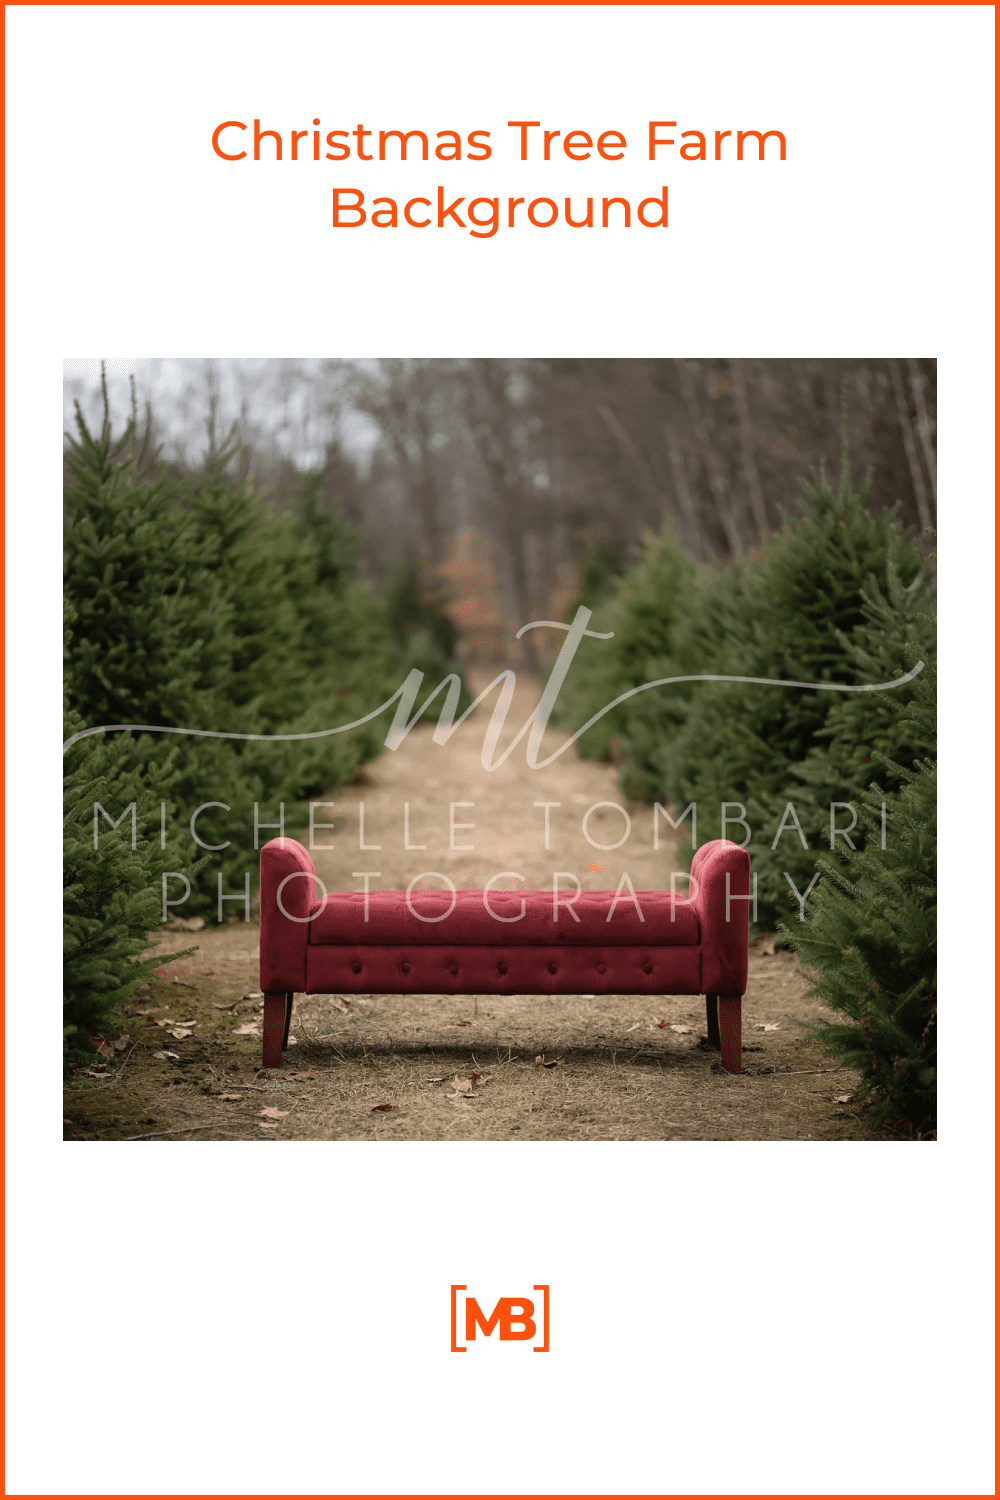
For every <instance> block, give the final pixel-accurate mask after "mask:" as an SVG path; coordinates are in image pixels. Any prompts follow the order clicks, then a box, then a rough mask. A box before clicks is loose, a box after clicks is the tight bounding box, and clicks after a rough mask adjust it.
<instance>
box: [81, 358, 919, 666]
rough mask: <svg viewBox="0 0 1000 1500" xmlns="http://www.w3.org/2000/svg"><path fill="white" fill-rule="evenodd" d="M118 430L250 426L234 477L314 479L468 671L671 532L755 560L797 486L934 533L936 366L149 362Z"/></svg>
mask: <svg viewBox="0 0 1000 1500" xmlns="http://www.w3.org/2000/svg"><path fill="white" fill-rule="evenodd" d="M107 368H108V381H109V399H110V403H111V415H112V419H113V422H116V423H117V425H118V426H119V427H121V426H123V425H124V422H125V421H126V420H127V418H128V415H129V409H130V401H131V395H130V390H129V379H128V376H129V375H132V376H134V381H135V395H136V399H137V403H138V408H139V413H140V416H141V415H142V413H143V411H144V409H145V408H146V406H147V404H148V405H149V408H150V410H151V413H152V418H153V429H152V435H153V440H154V442H155V443H157V444H160V445H161V446H162V452H163V455H164V457H165V458H166V459H167V460H168V461H169V462H170V463H171V464H173V465H175V466H177V467H178V468H184V467H190V466H193V465H197V464H198V463H199V462H200V458H201V455H202V454H203V453H204V451H205V447H206V420H207V418H208V416H209V414H210V413H213V414H214V427H215V433H216V435H217V438H218V439H221V437H222V436H223V435H224V434H225V433H226V432H228V430H229V428H230V427H231V425H232V424H233V423H234V422H235V423H237V424H238V429H239V436H240V447H239V452H238V455H237V459H236V465H235V467H234V469H233V471H232V472H234V473H238V475H239V477H241V478H242V477H247V476H249V477H250V478H252V481H253V485H254V487H255V489H256V490H258V491H259V492H260V493H261V494H262V495H263V496H264V497H265V498H266V499H267V500H268V502H269V503H270V504H272V505H273V506H274V507H275V508H276V509H277V510H278V511H284V510H288V509H290V508H291V507H292V506H293V505H294V503H295V502H296V500H297V497H298V495H299V491H300V487H301V475H302V472H303V471H307V470H311V471H316V472H318V471H322V474H323V479H322V485H321V487H320V489H319V492H318V496H317V498H318V501H319V503H320V505H321V507H324V508H329V509H331V510H334V511H336V513H337V514H338V515H339V516H341V517H342V518H343V519H344V520H346V521H348V522H349V523H350V524H351V525H352V526H353V527H355V528H356V529H357V532H358V535H359V539H360V564H361V568H362V571H363V573H364V574H366V575H367V577H368V578H369V579H371V580H372V581H373V582H375V583H376V584H377V585H380V586H383V585H385V584H387V583H388V581H389V580H390V579H392V578H393V577H394V576H397V575H398V574H399V573H400V572H401V570H403V569H404V568H405V567H406V565H407V563H408V562H412V563H413V564H415V565H416V567H417V568H418V570H419V576H420V586H421V590H422V592H423V594H424V596H425V597H426V598H427V599H428V600H430V601H432V602H435V603H441V604H443V605H444V606H445V607H446V608H447V612H448V615H449V616H450V618H451V619H452V620H453V621H454V622H455V625H456V626H457V629H458V652H459V656H460V658H461V659H462V660H465V661H478V662H484V663H493V662H499V661H503V662H504V663H506V664H509V665H514V666H516V665H518V664H519V661H520V664H522V665H524V666H528V667H537V666H539V665H540V663H538V661H537V660H536V657H535V652H536V651H537V643H536V637H535V635H534V634H533V633H529V634H528V635H526V636H525V637H523V638H522V640H521V641H520V642H515V640H514V635H515V633H516V631H517V629H518V628H519V626H520V625H522V624H524V623H525V621H527V620H532V619H541V618H549V619H563V618H565V612H566V610H567V609H569V608H570V606H571V604H572V602H573V601H574V600H575V599H577V598H578V597H579V595H580V592H581V584H582V585H583V587H584V592H586V593H588V595H589V596H590V597H588V601H587V602H588V603H591V602H593V600H594V598H595V597H596V596H597V595H598V594H600V593H602V592H606V591H607V590H608V588H609V587H610V586H611V584H612V582H613V580H614V578H615V577H616V576H618V575H620V574H622V573H624V572H625V570H626V568H627V566H628V565H629V564H630V563H631V562H633V561H634V560H635V557H636V556H637V554H638V551H639V548H640V546H641V543H642V540H643V538H644V536H645V535H647V534H649V533H659V532H660V531H661V530H662V529H663V527H664V525H665V524H667V523H670V524H672V527H673V529H674V531H675V533H676V535H677V537H678V539H679V541H680V543H681V544H682V546H683V547H684V548H685V549H686V550H687V551H688V552H689V553H690V554H691V556H692V557H693V558H694V559H695V560H696V561H699V562H710V561H719V562H726V561H729V560H734V559H737V558H740V557H742V556H744V555H747V554H749V555H750V556H751V557H752V556H755V555H759V553H760V549H761V548H762V546H763V544H764V542H765V540H766V539H767V538H768V536H770V535H771V533H772V532H773V531H774V530H776V529H777V528H778V526H779V525H780V524H781V520H782V517H783V515H784V514H786V513H792V514H795V513H796V512H797V510H798V508H799V503H800V498H801V485H800V480H801V479H802V478H803V477H804V476H805V477H808V476H810V475H816V474H818V473H819V472H820V471H821V470H822V469H824V468H825V470H826V472H827V473H829V474H833V475H836V473H837V472H838V471H839V468H840V463H841V458H842V456H843V454H844V453H845V451H846V455H847V458H848V459H849V462H850V465H851V468H852V470H853V472H854V473H855V474H856V475H859V476H862V475H870V485H869V501H868V503H869V507H870V508H871V509H873V510H880V509H884V508H889V507H892V506H898V507H899V515H900V516H901V518H902V520H903V522H904V523H905V524H906V525H908V526H909V527H910V528H911V529H912V530H913V531H915V532H917V531H919V532H921V533H922V532H924V531H925V530H926V528H928V527H931V526H933V525H934V515H935V508H936V439H937V432H936V367H935V362H934V361H933V360H925V359H894V360H729V359H716V360H652V359H651V360H513V359H510V360H507V359H499V360H378V361H337V360H143V361H134V362H128V363H124V362H122V363H116V362H115V361H111V362H109V364H108V367H107ZM74 401H79V402H80V405H81V409H82V411H83V413H84V416H85V417H86V418H87V419H88V421H90V422H91V424H93V423H94V422H95V421H97V422H99V411H100V403H101V393H100V370H99V365H97V364H96V363H94V362H89V363H88V362H82V361H75V362H74V361H70V362H68V366H67V378H66V408H67V409H66V423H65V425H66V427H67V428H72V424H73V402H74Z"/></svg>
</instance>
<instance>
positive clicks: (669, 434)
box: [663, 422, 705, 562]
mask: <svg viewBox="0 0 1000 1500" xmlns="http://www.w3.org/2000/svg"><path fill="white" fill-rule="evenodd" d="M663 441H664V443H665V444H666V448H667V454H668V456H669V458H670V468H671V471H672V473H673V476H674V489H675V490H676V492H677V506H678V509H679V510H680V513H681V515H682V516H683V517H684V532H685V536H686V538H687V544H688V547H689V548H690V550H691V551H692V552H693V553H694V555H695V557H696V558H698V560H699V562H701V561H703V560H704V556H705V549H704V547H703V545H702V538H701V531H700V529H699V526H698V512H697V510H696V509H695V503H694V496H693V495H692V493H691V486H690V485H689V484H688V476H687V468H686V467H685V464H684V450H683V449H682V448H681V447H680V445H679V443H678V442H677V439H676V438H675V437H674V429H673V427H672V426H671V425H670V423H669V422H664V424H663Z"/></svg>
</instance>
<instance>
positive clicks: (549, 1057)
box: [65, 926, 868, 1141]
mask: <svg viewBox="0 0 1000 1500" xmlns="http://www.w3.org/2000/svg"><path fill="white" fill-rule="evenodd" d="M256 936H257V929H256V928H254V927H246V926H227V927H223V928H220V929H216V930H207V931H205V932H203V933H200V934H198V936H197V941H198V942H199V945H200V946H199V951H198V953H197V954H193V955H191V956H189V957H187V958H183V959H178V960H177V962H176V963H174V964H169V965H167V966H166V967H165V968H164V969H163V970H162V971H160V974H159V975H158V976H157V977H156V978H155V979H154V980H153V981H152V982H151V983H150V985H149V986H148V989H147V991H146V993H145V994H143V995H141V996H139V997H137V1003H136V1006H135V1007H134V1009H133V1011H132V1013H131V1014H129V1015H128V1016H127V1017H126V1018H125V1022H124V1030H125V1033H126V1034H127V1035H128V1037H129V1042H128V1044H127V1045H126V1046H125V1047H124V1048H123V1049H122V1051H121V1053H120V1054H116V1056H115V1060H114V1061H111V1062H109V1063H108V1064H107V1071H106V1073H105V1074H104V1075H103V1076H99V1077H98V1076H94V1075H93V1074H83V1073H78V1074H76V1075H75V1076H74V1077H73V1078H72V1080H71V1081H70V1083H69V1085H68V1088H67V1094H66V1105H65V1118H66V1120H67V1122H68V1124H67V1126H66V1137H67V1139H70V1140H83V1139H95V1138H99V1139H101V1140H122V1139H134V1138H136V1137H141V1138H148V1139H157V1138H173V1139H185V1138H187V1139H196V1140H211V1139H243V1140H253V1139H258V1140H259V1139H264V1138H271V1139H275V1138H276V1139H280V1140H421V1141H433V1140H494V1141H506V1140H570V1141H572V1140H803V1139H806V1140H845V1139H865V1138H868V1132H867V1131H866V1129H865V1126H864V1123H863V1119H862V1118H861V1115H860V1112H859V1110H858V1109H857V1107H856V1105H855V1104H854V1103H853V1101H852V1102H850V1103H847V1104H843V1103H837V1102H835V1101H836V1100H837V1099H838V1098H839V1097H842V1096H843V1095H845V1094H846V1095H851V1094H853V1092H854V1089H855V1086H856V1078H855V1076H854V1075H853V1074H851V1073H850V1072H849V1071H847V1070H845V1069H842V1068H838V1067H837V1065H836V1064H835V1062H834V1061H833V1060H832V1059H830V1058H828V1057H825V1056H824V1055H823V1053H822V1052H821V1050H820V1049H819V1048H818V1047H817V1046H816V1045H815V1044H814V1043H812V1042H809V1041H807V1040H806V1039H805V1029H806V1026H807V1025H808V1024H810V1023H811V1022H812V1021H814V1020H816V1019H818V1018H819V1016H820V1014H821V1010H820V1007H819V1006H817V1005H816V1003H815V1002H813V1001H808V1000H806V999H805V998H804V992H805V988H806V986H805V983H804V980H803V978H802V975H801V973H800V971H799V968H798V964H797V962H796V961H795V959H794V958H793V957H791V955H788V954H782V953H779V954H776V955H774V956H773V957H764V956H759V955H756V954H754V955H752V956H751V961H750V983H749V987H748V991H747V997H746V1000H745V1002H744V1048H745V1051H744V1072H743V1073H742V1074H741V1075H740V1076H738V1077H731V1076H730V1075H728V1074H726V1073H723V1072H722V1071H721V1068H720V1065H719V1061H718V1054H717V1053H715V1052H713V1051H710V1050H708V1049H707V1043H706V1042H705V1041H704V1037H705V1031H706V1027H705V1022H704V1008H703V1007H704V1002H703V1001H701V1000H700V999H699V998H698V997H697V996H694V997H692V996H687V995H685V996H677V997H672V998H671V997H664V998H663V999H661V1000H656V999H654V998H651V997H648V996H632V995H623V996H613V995H612V996H600V997H587V996H583V997H580V996H555V997H541V998H540V997H538V996H512V997H503V998H501V997H497V996H492V995H486V996H479V997H475V996H446V995H380V996H363V995H362V996H348V997H335V996H320V995H314V996H309V997H306V998H303V999H299V1000H298V1001H297V1002H296V1007H295V1014H294V1018H293V1022H292V1036H294V1037H295V1039H296V1040H295V1045H294V1046H292V1047H290V1048H289V1050H288V1052H286V1054H285V1059H284V1062H283V1064H282V1067H281V1068H280V1069H279V1070H277V1071H270V1072H262V1071H261V1070H260V1037H259V1031H260V1024H259V1022H260V1010H261V1002H260V1001H259V1000H257V999H253V998H248V999H246V1000H241V998H240V997H242V996H246V995H252V994H253V992H254V991H255V990H256V982H257V975H256V947H255V940H256ZM164 941H165V943H166V944H167V945H169V946H171V947H176V948H179V947H181V946H182V945H186V944H188V943H190V942H191V941H192V939H191V936H190V935H189V934H188V933H176V934H174V933H171V934H168V935H166V937H165V939H164ZM175 981H180V982H175ZM234 1001H235V1002H236V1006H235V1008H227V1009H220V1008H219V1007H220V1006H227V1007H232V1004H233V1002H234ZM345 1007H346V1008H345ZM147 1012H148V1013H147ZM168 1020H169V1021H172V1022H181V1021H187V1022H193V1025H191V1026H189V1027H186V1028H184V1029H187V1030H190V1032H191V1035H190V1036H187V1037H184V1038H183V1039H181V1040H176V1039H175V1038H173V1037H172V1036H171V1035H170V1031H171V1030H172V1029H174V1028H173V1027H166V1026H162V1025H158V1024H157V1022H163V1021H168ZM660 1021H666V1022H667V1023H668V1025H667V1026H664V1027H661V1026H660V1025H659V1024H658V1023H659V1022H660ZM765 1025H768V1026H776V1027H777V1028H778V1029H777V1030H774V1031H763V1030H759V1029H757V1028H759V1027H763V1026H765ZM247 1027H251V1028H253V1031H254V1033H255V1034H242V1035H238V1034H237V1032H241V1031H243V1030H244V1028H247ZM675 1027H685V1028H690V1030H677V1029H674V1028H675ZM162 1052H172V1053H174V1054H175V1056H173V1057H158V1056H157V1055H156V1054H157V1053H162ZM539 1056H542V1057H544V1059H545V1061H546V1062H548V1063H554V1064H555V1065H554V1066H552V1067H545V1066H542V1065H540V1064H539V1063H537V1062H536V1061H535V1059H536V1058H537V1057H539ZM477 1074H478V1075H479V1076H478V1077H477V1078H473V1077H472V1075H477ZM456 1078H457V1079H459V1081H460V1082H468V1083H470V1084H472V1085H473V1086H472V1087H470V1088H469V1089H468V1090H461V1089H459V1090H456V1089H455V1087H454V1080H455V1079H456ZM383 1105H389V1106H391V1108H389V1109H382V1108H377V1106H383ZM263 1109H276V1110H279V1111H281V1115H280V1117H279V1118H277V1119H274V1118H272V1119H267V1118H266V1117H262V1115H261V1111H262V1110H263Z"/></svg>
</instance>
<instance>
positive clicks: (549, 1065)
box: [535, 1053, 559, 1068]
mask: <svg viewBox="0 0 1000 1500" xmlns="http://www.w3.org/2000/svg"><path fill="white" fill-rule="evenodd" d="M535 1062H536V1063H538V1064H539V1066H540V1067H543V1068H557V1067H558V1066H559V1059H558V1057H554V1058H553V1059H552V1061H551V1062H546V1061H545V1057H544V1055H543V1054H541V1053H540V1054H539V1055H538V1057H536V1058H535Z"/></svg>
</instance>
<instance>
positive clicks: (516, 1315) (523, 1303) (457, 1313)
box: [451, 1283, 549, 1354]
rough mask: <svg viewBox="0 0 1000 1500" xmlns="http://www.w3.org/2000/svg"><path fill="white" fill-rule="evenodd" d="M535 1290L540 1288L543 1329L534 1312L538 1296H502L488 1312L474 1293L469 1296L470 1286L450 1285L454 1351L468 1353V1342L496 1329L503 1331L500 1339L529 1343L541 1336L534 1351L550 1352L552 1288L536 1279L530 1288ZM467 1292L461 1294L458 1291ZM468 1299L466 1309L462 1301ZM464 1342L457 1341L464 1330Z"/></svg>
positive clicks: (506, 1341)
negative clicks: (536, 1281)
mask: <svg viewBox="0 0 1000 1500" xmlns="http://www.w3.org/2000/svg"><path fill="white" fill-rule="evenodd" d="M531 1290H532V1291H533V1292H541V1294H542V1307H541V1325H542V1326H541V1333H540V1334H539V1330H538V1318H537V1317H536V1314H535V1305H536V1302H537V1300H538V1299H537V1298H535V1299H532V1298H531V1297H501V1298H500V1299H499V1301H498V1302H497V1304H496V1306H495V1307H494V1309H493V1311H492V1312H491V1313H489V1314H488V1315H487V1314H486V1313H485V1312H484V1311H483V1309H482V1308H481V1307H480V1305H479V1303H478V1302H477V1301H476V1299H475V1297H470V1296H468V1287H466V1286H464V1285H462V1286H458V1285H456V1284H454V1283H453V1284H452V1288H451V1352H452V1354H466V1353H468V1346H469V1345H470V1344H473V1343H475V1341H476V1337H477V1335H479V1334H481V1335H482V1336H483V1338H487V1339H488V1338H490V1336H491V1335H492V1334H493V1333H494V1332H496V1333H499V1335H500V1342H501V1343H502V1344H505V1343H519V1344H526V1343H529V1342H530V1341H531V1340H532V1339H534V1338H539V1337H540V1339H541V1342H540V1343H537V1344H532V1353H533V1354H548V1352H549V1289H548V1286H541V1285H538V1284H537V1283H536V1285H535V1286H533V1287H532V1288H531ZM462 1292H465V1293H466V1296H465V1297H464V1298H462V1297H461V1296H460V1295H459V1294H460V1293H462ZM463 1301H464V1303H465V1308H464V1312H463V1311H462V1309H461V1308H460V1303H461V1302H463ZM463 1331H464V1337H465V1343H464V1344H460V1343H459V1342H458V1339H459V1335H460V1334H461V1333H463Z"/></svg>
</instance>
